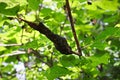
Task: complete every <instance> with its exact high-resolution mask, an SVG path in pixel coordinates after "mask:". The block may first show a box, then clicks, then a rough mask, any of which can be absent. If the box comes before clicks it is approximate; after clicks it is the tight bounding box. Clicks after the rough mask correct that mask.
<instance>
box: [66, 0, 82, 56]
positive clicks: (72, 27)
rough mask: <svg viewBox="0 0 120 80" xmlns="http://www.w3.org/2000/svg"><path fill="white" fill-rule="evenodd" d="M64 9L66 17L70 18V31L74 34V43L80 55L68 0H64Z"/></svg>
mask: <svg viewBox="0 0 120 80" xmlns="http://www.w3.org/2000/svg"><path fill="white" fill-rule="evenodd" d="M66 9H67V14H68V17H69V20H70V24H71V29H72V33H73V36H74V39H75V42H76V45H77V49H78V54H79V56H82V51H81V47H80V45H79V41H78V39H77V35H76V31H75V28H74V22H73V18H72V14H71V9H70V5H69V0H66Z"/></svg>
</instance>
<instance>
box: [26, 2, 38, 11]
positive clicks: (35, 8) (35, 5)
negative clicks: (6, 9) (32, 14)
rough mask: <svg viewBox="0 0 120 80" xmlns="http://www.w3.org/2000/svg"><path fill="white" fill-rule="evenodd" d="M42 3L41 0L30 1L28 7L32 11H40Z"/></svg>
mask: <svg viewBox="0 0 120 80" xmlns="http://www.w3.org/2000/svg"><path fill="white" fill-rule="evenodd" d="M39 4H40V1H39V0H28V5H29V7H30V8H31V9H32V10H35V11H36V10H38V8H39Z"/></svg>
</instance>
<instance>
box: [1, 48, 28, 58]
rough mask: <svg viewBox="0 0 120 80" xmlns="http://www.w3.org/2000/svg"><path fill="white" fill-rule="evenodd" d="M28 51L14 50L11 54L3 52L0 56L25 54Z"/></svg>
mask: <svg viewBox="0 0 120 80" xmlns="http://www.w3.org/2000/svg"><path fill="white" fill-rule="evenodd" d="M25 53H26V52H25V51H19V50H18V51H13V52H12V53H10V54H3V55H1V56H0V58H2V57H10V56H15V55H20V54H25Z"/></svg>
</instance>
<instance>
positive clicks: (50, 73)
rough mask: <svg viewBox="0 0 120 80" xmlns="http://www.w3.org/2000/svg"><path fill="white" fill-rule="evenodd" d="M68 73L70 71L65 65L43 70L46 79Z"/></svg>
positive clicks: (51, 79) (50, 79) (49, 79)
mask: <svg viewBox="0 0 120 80" xmlns="http://www.w3.org/2000/svg"><path fill="white" fill-rule="evenodd" d="M70 73H71V71H69V70H68V69H66V68H65V67H60V66H53V67H51V68H50V69H48V70H47V71H46V72H45V76H46V77H47V78H48V80H53V79H55V78H58V77H61V76H65V75H68V74H70Z"/></svg>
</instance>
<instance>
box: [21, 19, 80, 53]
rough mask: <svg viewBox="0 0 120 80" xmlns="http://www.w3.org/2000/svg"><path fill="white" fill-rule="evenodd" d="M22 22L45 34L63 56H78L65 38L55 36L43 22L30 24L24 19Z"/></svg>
mask: <svg viewBox="0 0 120 80" xmlns="http://www.w3.org/2000/svg"><path fill="white" fill-rule="evenodd" d="M19 19H20V20H21V21H24V22H25V23H27V24H28V25H29V26H30V27H31V28H33V29H35V30H37V31H39V32H40V33H41V34H44V35H45V36H46V37H47V38H48V39H50V40H51V41H52V42H53V43H54V45H55V47H56V49H57V50H58V51H60V52H61V53H62V54H66V55H68V54H76V55H78V54H77V53H75V52H73V51H72V49H71V47H70V46H69V45H68V43H67V40H66V39H65V38H64V37H61V36H59V35H57V34H54V33H53V32H52V31H51V30H49V29H48V28H47V27H46V26H45V25H44V24H43V23H42V22H40V23H39V24H36V23H33V22H29V21H26V20H24V19H21V18H19Z"/></svg>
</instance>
